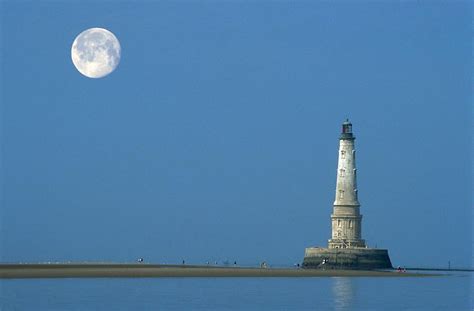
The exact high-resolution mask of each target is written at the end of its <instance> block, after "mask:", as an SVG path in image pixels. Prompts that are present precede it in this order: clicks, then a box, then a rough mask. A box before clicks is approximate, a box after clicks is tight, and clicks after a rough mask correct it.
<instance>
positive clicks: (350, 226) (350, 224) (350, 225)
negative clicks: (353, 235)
mask: <svg viewBox="0 0 474 311" xmlns="http://www.w3.org/2000/svg"><path fill="white" fill-rule="evenodd" d="M349 228H352V220H349Z"/></svg>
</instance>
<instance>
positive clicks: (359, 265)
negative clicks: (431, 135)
mask: <svg viewBox="0 0 474 311" xmlns="http://www.w3.org/2000/svg"><path fill="white" fill-rule="evenodd" d="M337 157H338V161H337V172H336V176H337V177H336V193H335V199H334V203H333V207H332V214H331V229H332V230H331V238H330V239H329V241H328V247H327V248H324V247H317V246H313V247H308V248H306V249H305V256H304V260H303V265H302V266H303V268H306V269H328V268H329V269H366V270H371V269H391V268H392V263H391V261H390V257H389V255H388V250H386V249H379V248H369V247H367V245H366V243H365V240H363V239H362V215H361V214H360V203H359V195H358V193H359V191H358V190H359V189H358V188H357V167H356V149H355V136H354V134H353V132H352V123H351V122H349V120H346V121H344V122H343V123H342V128H341V134H340V136H339V150H338V155H337Z"/></svg>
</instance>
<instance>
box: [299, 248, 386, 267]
mask: <svg viewBox="0 0 474 311" xmlns="http://www.w3.org/2000/svg"><path fill="white" fill-rule="evenodd" d="M303 268H307V269H356V270H373V269H392V268H393V267H392V262H391V261H390V257H389V256H388V251H387V250H386V249H375V248H319V247H309V248H306V250H305V256H304V260H303Z"/></svg>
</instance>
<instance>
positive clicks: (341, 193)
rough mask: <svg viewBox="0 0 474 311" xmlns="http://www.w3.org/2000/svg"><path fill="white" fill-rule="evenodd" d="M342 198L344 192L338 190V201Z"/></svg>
mask: <svg viewBox="0 0 474 311" xmlns="http://www.w3.org/2000/svg"><path fill="white" fill-rule="evenodd" d="M343 198H344V190H339V199H343Z"/></svg>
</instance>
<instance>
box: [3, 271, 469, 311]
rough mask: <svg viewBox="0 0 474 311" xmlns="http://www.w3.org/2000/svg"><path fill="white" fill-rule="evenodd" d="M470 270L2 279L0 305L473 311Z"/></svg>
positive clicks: (51, 310) (12, 307) (51, 309)
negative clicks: (344, 274)
mask: <svg viewBox="0 0 474 311" xmlns="http://www.w3.org/2000/svg"><path fill="white" fill-rule="evenodd" d="M472 292H473V290H472V273H468V272H466V273H456V274H452V275H445V276H437V277H413V278H412V277H407V278H384V277H357V278H354V277H352V278H348V277H318V278H105V279H28V280H1V281H0V310H2V311H4V310H5V311H6V310H37V311H40V310H47V311H55V310H61V311H63V310H272V311H275V310H397V311H398V310H473V305H472V297H471V295H472Z"/></svg>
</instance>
